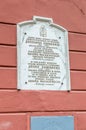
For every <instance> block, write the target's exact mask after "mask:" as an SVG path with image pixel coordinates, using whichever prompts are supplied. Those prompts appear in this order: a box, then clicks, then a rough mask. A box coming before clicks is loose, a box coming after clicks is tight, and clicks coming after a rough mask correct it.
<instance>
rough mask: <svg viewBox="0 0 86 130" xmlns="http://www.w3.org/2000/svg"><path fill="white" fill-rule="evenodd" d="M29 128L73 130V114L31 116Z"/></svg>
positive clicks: (37, 129) (38, 129)
mask: <svg viewBox="0 0 86 130" xmlns="http://www.w3.org/2000/svg"><path fill="white" fill-rule="evenodd" d="M30 126H31V129H30V130H74V117H73V116H33V117H31V125H30Z"/></svg>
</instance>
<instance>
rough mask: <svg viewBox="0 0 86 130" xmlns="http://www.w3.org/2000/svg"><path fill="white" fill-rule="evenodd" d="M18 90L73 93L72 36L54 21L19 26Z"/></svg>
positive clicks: (37, 20) (34, 21)
mask: <svg viewBox="0 0 86 130" xmlns="http://www.w3.org/2000/svg"><path fill="white" fill-rule="evenodd" d="M17 36H18V38H17V39H18V41H17V52H18V53H17V55H18V58H17V59H18V89H25V90H70V74H69V57H68V55H69V54H68V32H67V30H66V29H64V28H63V27H61V26H59V25H56V24H54V23H53V20H52V19H51V18H44V17H37V16H34V17H33V20H32V21H26V22H22V23H18V25H17Z"/></svg>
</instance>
